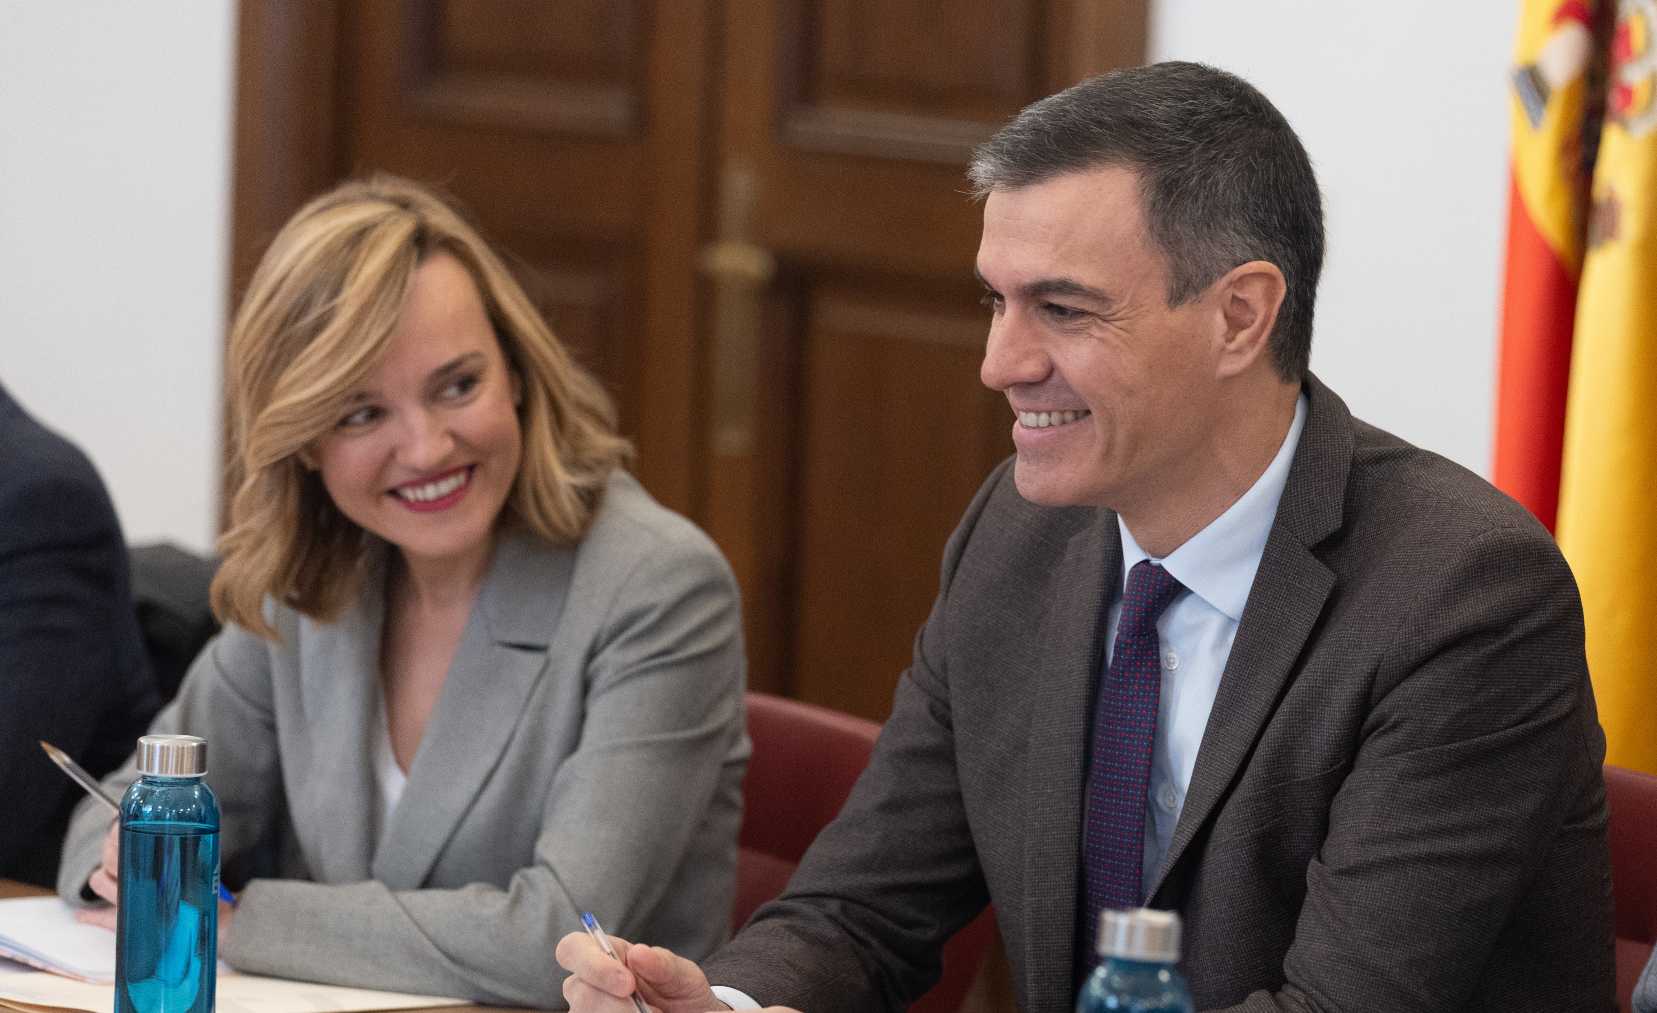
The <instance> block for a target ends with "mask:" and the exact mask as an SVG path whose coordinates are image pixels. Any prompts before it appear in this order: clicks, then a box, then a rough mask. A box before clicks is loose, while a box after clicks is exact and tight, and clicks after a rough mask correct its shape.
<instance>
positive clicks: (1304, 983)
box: [706, 378, 1615, 1013]
mask: <svg viewBox="0 0 1657 1013" xmlns="http://www.w3.org/2000/svg"><path fill="white" fill-rule="evenodd" d="M1306 393H1307V396H1308V399H1309V401H1310V408H1311V410H1310V415H1309V418H1308V420H1307V423H1306V428H1305V430H1304V432H1303V434H1302V437H1301V441H1300V444H1299V446H1298V448H1297V450H1296V453H1295V457H1294V462H1293V465H1292V466H1291V470H1290V474H1289V480H1288V485H1287V487H1286V488H1285V490H1284V493H1283V499H1282V501H1281V503H1280V505H1279V508H1278V513H1277V516H1276V518H1275V519H1274V521H1273V525H1272V530H1271V534H1270V536H1269V538H1268V540H1267V543H1266V548H1265V553H1264V556H1263V558H1262V560H1261V563H1260V569H1259V571H1258V572H1257V574H1256V576H1255V581H1254V586H1253V588H1252V589H1251V591H1250V594H1249V598H1248V604H1247V606H1246V608H1245V610H1244V613H1243V617H1242V621H1241V623H1240V624H1239V626H1238V630H1237V636H1236V640H1235V642H1234V644H1233V646H1232V650H1231V655H1230V658H1229V659H1228V661H1227V664H1226V669H1225V673H1224V675H1223V677H1222V680H1221V683H1220V688H1219V694H1218V696H1217V697H1216V699H1215V701H1214V709H1213V712H1212V715H1211V717H1210V718H1209V722H1208V727H1207V729H1206V731H1205V733H1204V735H1203V740H1202V745H1201V747H1200V749H1199V751H1198V756H1197V761H1196V769H1195V771H1194V773H1193V776H1192V781H1191V786H1190V790H1189V793H1188V795H1187V797H1186V800H1185V805H1184V808H1183V810H1182V811H1181V813H1180V818H1179V823H1178V825H1177V827H1176V829H1175V832H1174V836H1173V839H1172V842H1171V847H1170V850H1169V853H1168V855H1167V857H1166V858H1165V860H1164V863H1163V866H1162V868H1161V869H1160V870H1159V872H1158V875H1157V884H1156V887H1155V890H1154V892H1153V894H1152V897H1151V904H1152V906H1154V907H1162V908H1171V909H1174V910H1177V911H1179V912H1180V913H1181V915H1182V916H1183V917H1184V921H1185V945H1184V961H1183V963H1184V968H1185V971H1186V973H1187V975H1188V977H1189V979H1190V982H1191V987H1192V992H1193V993H1194V995H1195V997H1196V1000H1197V1005H1198V1008H1199V1009H1206V1010H1213V1009H1225V1010H1229V1011H1234V1013H1240V1011H1256V1013H1269V1011H1295V1013H1312V1011H1317V1013H1449V1011H1469V1013H1486V1011H1488V1013H1497V1011H1500V1013H1515V1011H1537V1013H1541V1011H1547V1013H1559V1011H1564V1010H1572V1011H1592V1013H1608V1011H1610V1010H1613V1009H1614V1008H1615V1003H1614V1001H1613V996H1612V993H1613V989H1614V974H1613V965H1612V948H1611V894H1610V874H1609V858H1608V852H1607V846H1606V838H1605V827H1606V809H1605V788H1604V783H1603V779H1602V774H1601V769H1600V763H1601V761H1602V759H1603V756H1604V738H1603V736H1602V735H1601V733H1600V729H1599V726H1598V724H1597V722H1596V720H1595V713H1594V703H1593V697H1592V693H1591V690H1590V688H1589V683H1588V672H1587V666H1586V664H1585V662H1584V656H1583V641H1582V637H1583V631H1582V614H1581V608H1580V605H1579V602H1578V598H1577V593H1576V587H1575V584H1574V582H1573V581H1572V579H1571V574H1570V571H1569V570H1568V569H1567V567H1566V565H1565V562H1564V560H1563V558H1561V556H1560V554H1559V551H1558V549H1557V548H1556V547H1555V546H1554V544H1553V541H1552V539H1550V538H1549V537H1548V535H1547V533H1546V532H1545V531H1544V530H1543V529H1542V528H1541V526H1540V525H1538V524H1537V523H1536V522H1535V520H1534V519H1532V518H1531V517H1530V515H1529V514H1528V513H1526V512H1525V511H1524V509H1523V508H1521V507H1519V506H1518V505H1517V504H1515V503H1513V502H1512V501H1511V500H1509V499H1507V498H1506V497H1504V496H1502V495H1500V494H1499V493H1497V492H1496V491H1495V490H1493V489H1491V488H1490V486H1489V485H1488V484H1487V483H1485V482H1484V481H1483V480H1481V479H1479V478H1478V477H1476V476H1474V475H1472V474H1470V473H1469V472H1467V471H1465V470H1464V469H1462V468H1459V467H1457V466H1455V465H1453V464H1451V463H1449V462H1447V461H1445V460H1444V459H1442V458H1440V457H1438V456H1436V455H1433V454H1430V453H1427V452H1425V451H1422V450H1419V449H1417V448H1414V447H1411V446H1409V445H1408V444H1406V443H1404V442H1403V441H1401V440H1398V439H1397V438H1395V437H1392V436H1390V435H1388V434H1386V433H1383V432H1381V431H1380V430H1377V429H1375V428H1373V427H1371V426H1368V425H1365V424H1364V423H1362V422H1359V421H1357V420H1355V419H1353V418H1352V417H1351V415H1350V414H1348V412H1347V409H1346V406H1345V405H1344V404H1343V403H1342V402H1341V400H1340V399H1339V398H1338V397H1336V396H1335V395H1334V394H1333V393H1332V392H1331V391H1330V390H1329V389H1328V388H1326V387H1324V386H1323V385H1322V384H1321V383H1319V382H1318V381H1317V380H1316V379H1312V378H1309V379H1308V381H1307V383H1306ZM1120 555H1121V550H1120V544H1119V541H1118V537H1117V521H1116V517H1115V516H1114V515H1113V514H1111V513H1110V512H1109V511H1104V510H1092V509H1068V510H1057V509H1050V508H1043V507H1037V506H1034V505H1032V504H1030V503H1028V502H1026V501H1025V500H1023V499H1022V498H1020V497H1019V495H1018V493H1017V491H1016V489H1015V488H1014V486H1013V482H1012V478H1011V474H1010V468H1008V467H1006V466H1003V468H1002V469H1001V470H999V471H998V472H997V473H996V474H994V475H993V476H991V478H990V480H989V482H988V483H987V484H986V485H985V486H984V488H983V490H982V491H981V492H980V493H979V495H978V497H977V499H976V500H974V502H973V504H972V505H971V507H969V508H968V510H967V513H966V516H965V518H964V519H963V520H962V522H961V525H960V527H959V528H958V529H957V531H956V533H955V535H954V537H953V538H952V539H951V541H950V543H949V546H948V548H947V549H946V551H945V555H944V561H943V568H942V581H941V583H942V586H941V589H940V591H939V594H938V598H937V602H936V604H935V605H934V607H933V611H932V615H931V616H930V618H929V619H928V620H927V622H926V625H925V626H924V627H923V628H922V630H921V633H920V636H919V637H918V638H917V640H916V646H915V656H914V662H913V665H912V666H911V667H910V669H909V671H908V672H907V673H906V674H905V675H904V677H903V679H902V680H901V682H900V684H899V688H898V691H897V696H896V700H895V704H894V709H893V713H892V717H891V719H890V720H889V721H888V722H887V724H886V727H885V729H884V731H883V732H882V735H881V738H880V742H879V745H878V746H877V748H876V750H875V754H874V757H873V759H872V761H871V764H870V766H869V769H868V770H867V771H866V772H865V773H864V775H863V777H862V779H861V780H860V781H859V782H858V785H857V787H856V789H855V790H854V791H853V793H852V796H851V798H850V800H849V801H848V803H847V805H846V808H845V809H844V810H843V811H842V812H841V814H840V816H839V818H838V819H836V820H835V822H834V823H833V824H831V825H830V826H829V827H828V828H827V830H825V832H824V833H823V834H822V835H821V836H820V837H818V839H817V842H816V844H815V845H814V846H813V847H812V849H811V851H810V852H809V853H808V854H807V855H806V857H805V859H804V861H803V862H802V864H801V866H800V868H799V871H798V872H797V873H796V875H795V877H794V879H793V881H792V882H791V883H790V885H789V888H788V891H787V892H786V893H785V894H784V896H783V897H782V898H781V899H780V900H779V901H778V902H776V903H773V904H771V905H768V906H767V907H764V908H762V909H761V910H760V911H758V912H757V913H756V915H755V918H754V920H753V921H752V922H751V923H750V924H749V925H748V926H747V927H746V928H745V929H744V930H743V931H742V932H740V933H739V934H738V935H737V937H736V938H735V939H734V940H733V941H732V942H731V943H730V944H729V945H728V946H727V947H725V948H724V949H723V950H721V951H720V952H719V953H718V954H716V955H715V956H714V957H713V958H712V959H711V960H709V961H707V962H706V967H707V969H708V972H709V977H710V980H712V981H715V982H718V983H722V984H729V985H734V986H736V987H738V988H741V989H743V990H744V991H746V992H747V993H748V994H750V995H752V996H754V997H755V998H757V999H759V1000H761V1001H762V1002H763V1003H781V1004H785V1005H790V1006H794V1007H797V1008H800V1009H805V1010H810V1011H811V1013H831V1011H837V1010H845V1011H859V1013H869V1011H876V1010H894V1009H901V1008H902V1007H903V1005H904V1003H905V1001H906V1000H907V999H908V998H909V997H912V996H915V995H917V994H919V993H920V992H921V991H922V990H923V989H924V988H925V987H926V986H927V985H928V984H929V983H930V982H931V981H932V980H933V979H934V977H935V975H936V974H937V964H936V954H937V951H938V947H939V944H940V941H941V940H942V939H944V938H945V937H947V936H948V935H949V934H950V933H951V932H953V931H954V930H955V929H956V928H957V927H959V926H960V925H962V924H964V923H965V922H966V921H967V919H968V918H970V917H971V916H972V915H974V914H975V913H976V912H977V911H978V910H979V909H980V908H981V907H982V906H983V904H984V902H985V901H986V900H993V901H994V903H995V906H996V913H997V919H998V922H999V924H1000V926H1001V930H1002V934H1003V938H1004V941H1005V943H1006V949H1007V953H1008V955H1009V957H1010V958H1011V961H1012V965H1013V981H1014V984H1015V986H1016V988H1017V992H1018V998H1019V1003H1020V1006H1021V1008H1022V1009H1024V1010H1027V1011H1032V1013H1061V1011H1068V1010H1070V1009H1072V1008H1073V1005H1072V1004H1073V1002H1074V995H1075V987H1076V978H1075V977H1074V976H1073V971H1072V969H1073V967H1075V966H1076V962H1075V959H1076V956H1077V934H1078V933H1077V930H1076V915H1077V904H1076V894H1077V879H1078V875H1077V870H1078V865H1079V856H1080V853H1081V851H1080V841H1081V837H1080V833H1081V818H1080V809H1081V798H1082V784H1083V772H1084V770H1085V765H1086V759H1087V757H1086V743H1087V728H1088V716H1089V714H1090V713H1091V707H1090V701H1091V699H1092V697H1093V694H1094V692H1095V689H1096V686H1097V683H1098V681H1099V680H1098V673H1099V670H1100V660H1101V658H1102V657H1103V656H1104V643H1103V635H1104V626H1105V619H1106V613H1107V609H1108V606H1109V603H1110V601H1111V598H1112V595H1113V594H1114V593H1115V591H1116V589H1117V588H1119V587H1120V584H1121V579H1122V578H1121V573H1120V570H1121V559H1120Z"/></svg>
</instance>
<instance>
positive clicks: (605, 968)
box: [555, 932, 729, 1013]
mask: <svg viewBox="0 0 1657 1013" xmlns="http://www.w3.org/2000/svg"><path fill="white" fill-rule="evenodd" d="M610 945H612V946H614V947H615V948H616V956H617V957H619V958H620V960H619V961H618V960H612V959H611V958H610V956H609V955H608V954H606V953H605V952H604V951H603V950H601V949H599V947H598V944H597V943H595V942H594V941H593V939H592V937H591V936H589V935H587V934H586V933H585V932H571V933H570V934H569V935H567V936H565V937H564V938H563V939H560V940H559V941H558V949H557V951H556V953H555V955H556V956H557V958H558V963H560V964H562V965H563V967H564V970H566V971H568V972H570V976H569V977H568V978H565V979H564V998H565V999H567V1000H568V1001H569V1004H570V1013H633V1002H632V1000H631V999H630V998H629V996H631V995H632V993H633V989H635V988H637V989H638V990H639V994H640V995H642V996H644V999H645V1002H647V1003H649V1004H650V1005H651V1007H652V1008H653V1009H654V1010H657V1011H659V1013H708V1011H710V1010H723V1009H729V1007H727V1006H726V1005H725V1004H724V1003H722V1002H720V1001H719V1000H718V999H716V998H714V995H713V990H712V989H710V988H709V987H708V979H707V976H706V975H704V974H703V973H702V969H701V968H700V967H697V966H696V965H695V964H693V963H691V962H690V961H688V960H686V959H685V958H684V957H681V956H679V955H678V954H676V953H674V952H673V951H671V950H664V949H663V948H661V947H660V946H642V945H640V946H633V945H631V944H629V943H628V942H627V940H625V939H621V938H619V937H617V936H611V937H610Z"/></svg>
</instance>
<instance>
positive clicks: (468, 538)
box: [314, 253, 523, 568]
mask: <svg viewBox="0 0 1657 1013" xmlns="http://www.w3.org/2000/svg"><path fill="white" fill-rule="evenodd" d="M519 383H520V381H519V379H518V377H517V376H516V375H515V374H514V373H513V371H512V370H511V369H510V368H509V367H508V365H507V362H506V356H505V354H504V353H503V352H502V350H501V346H500V341H499V340H498V339H497V338H496V336H495V331H494V328H493V327H492V326H491V325H490V322H489V317H488V314H487V313H486V312H485V310H484V307H483V301H482V299H481V297H480V296H479V294H478V290H477V285H476V284H475V283H474V282H473V281H472V276H471V274H470V273H468V272H467V270H466V268H465V267H463V266H462V265H461V264H460V262H459V261H457V260H455V259H454V258H453V257H452V256H449V255H448V254H446V253H436V254H433V255H432V256H431V257H429V258H428V259H427V260H426V261H425V263H423V264H421V265H420V266H419V268H418V269H417V270H416V271H415V274H414V278H413V281H412V283H411V284H410V286H409V290H408V294H407V295H406V296H405V298H404V300H403V307H402V312H401V313H400V315H399V316H398V319H397V326H396V328H395V329H394V330H393V331H392V335H391V341H390V344H389V345H388V347H387V350H386V354H385V358H384V359H383V360H382V361H381V362H380V364H379V366H378V367H376V368H375V370H374V372H373V373H371V374H370V375H369V377H368V378H367V380H365V381H364V383H363V384H362V385H361V386H360V387H359V388H358V389H357V390H355V391H353V392H352V394H351V395H350V399H349V403H348V404H347V406H346V408H345V409H344V411H343V412H342V414H341V417H340V420H339V421H338V422H337V423H336V424H335V426H334V429H333V430H332V431H331V432H330V433H328V434H327V435H326V436H324V437H322V439H321V440H319V441H318V442H317V444H316V445H315V452H314V461H315V464H316V466H317V469H318V471H319V472H320V473H321V476H322V482H323V485H324V486H325V487H326V488H327V490H328V495H329V497H330V498H331V499H332V500H333V502H334V505H335V506H336V507H338V508H339V510H340V512H341V513H343V514H345V516H346V517H349V518H350V519H351V520H352V521H353V522H355V523H356V524H358V525H359V526H361V527H362V528H364V529H366V530H367V531H370V532H372V533H373V534H375V535H378V536H379V537H381V538H383V539H385V540H386V541H387V542H389V543H391V544H392V545H395V546H396V547H397V548H398V549H400V550H401V551H402V553H403V556H404V558H405V560H406V561H407V562H408V563H409V564H410V565H411V566H414V567H419V566H423V565H437V566H444V567H448V566H452V565H457V564H458V565H459V566H461V567H463V568H470V567H472V566H474V565H475V566H476V567H478V568H481V566H482V565H483V561H484V560H486V559H487V557H488V553H489V550H490V548H491V546H492V544H493V539H494V532H495V527H496V523H497V521H498V520H499V517H500V513H501V510H502V508H503V507H504V506H505V504H506V500H507V497H508V495H510V493H511V491H512V485H513V482H514V481H515V480H516V479H517V475H518V464H519V460H520V458H521V456H522V448H523V439H522V434H521V432H520V429H519V425H518V415H517V409H516V400H517V391H518V384H519Z"/></svg>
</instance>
